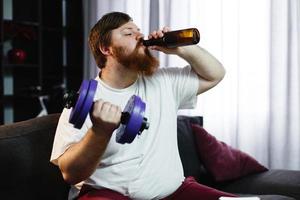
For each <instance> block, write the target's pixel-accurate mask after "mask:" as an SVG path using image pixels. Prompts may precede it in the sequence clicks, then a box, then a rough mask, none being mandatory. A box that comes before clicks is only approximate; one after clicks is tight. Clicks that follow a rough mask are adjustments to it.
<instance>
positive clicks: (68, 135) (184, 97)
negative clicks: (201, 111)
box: [51, 12, 225, 200]
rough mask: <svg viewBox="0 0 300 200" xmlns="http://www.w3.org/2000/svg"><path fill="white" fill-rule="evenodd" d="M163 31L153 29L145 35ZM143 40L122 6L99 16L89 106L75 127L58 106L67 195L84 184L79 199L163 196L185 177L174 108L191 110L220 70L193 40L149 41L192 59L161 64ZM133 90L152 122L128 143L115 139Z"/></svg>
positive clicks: (58, 149) (58, 155)
mask: <svg viewBox="0 0 300 200" xmlns="http://www.w3.org/2000/svg"><path fill="white" fill-rule="evenodd" d="M167 31H169V28H167V27H164V28H163V29H162V30H158V31H153V32H152V33H151V34H150V35H149V38H158V37H162V36H163V34H164V33H165V32H167ZM142 38H143V35H142V34H141V33H140V30H139V28H138V27H137V26H136V24H134V22H133V21H132V19H131V18H130V17H129V16H128V15H127V14H125V13H120V12H112V13H108V14H106V15H104V16H103V17H102V18H101V19H100V20H99V21H98V22H97V23H96V25H95V26H94V27H93V28H92V30H91V32H90V36H89V44H90V48H91V51H92V53H93V55H94V57H95V60H96V63H97V65H98V67H99V68H100V69H101V72H100V73H99V76H98V77H96V80H97V81H98V88H97V91H96V95H95V99H94V100H95V102H94V105H93V108H92V112H91V114H90V116H89V117H88V118H87V119H86V121H85V124H84V125H83V127H82V128H81V130H77V129H74V128H73V126H72V125H71V124H69V123H68V119H69V115H70V110H67V109H65V110H64V111H63V113H62V115H61V118H60V121H59V124H58V127H57V132H56V136H55V141H54V146H53V151H52V155H51V162H53V163H54V164H56V165H58V166H59V168H60V170H61V172H62V175H63V178H64V179H65V180H66V181H67V182H68V183H70V184H72V185H74V187H72V189H71V193H70V198H72V196H74V195H75V196H76V195H78V192H79V190H81V192H80V197H79V198H80V199H114V200H115V199H163V198H167V197H168V196H170V195H172V194H173V193H174V192H175V191H176V190H177V189H178V188H180V187H181V186H182V185H183V183H185V182H186V181H185V177H184V175H183V168H182V164H181V161H180V157H179V153H178V148H177V135H176V134H177V124H176V123H177V121H176V119H177V111H178V109H181V108H193V107H194V106H195V103H196V96H197V95H198V94H200V93H202V92H204V91H206V90H208V89H210V88H212V87H213V86H215V85H216V84H217V83H218V82H219V81H221V79H222V78H223V76H224V74H225V70H224V68H223V67H222V65H221V64H220V63H219V61H217V60H216V59H215V58H214V57H213V56H212V55H210V54H209V53H208V52H207V51H205V50H204V49H202V48H200V47H198V46H196V45H192V46H185V47H177V48H163V47H158V46H153V47H151V49H153V50H157V51H162V52H164V53H166V54H175V55H177V56H179V57H181V58H183V59H185V60H186V61H187V62H188V63H189V64H190V65H189V66H187V67H185V68H160V69H158V61H157V60H156V59H155V58H154V57H153V56H152V55H151V54H150V52H149V49H148V48H147V47H145V46H143V45H142V43H141V39H142ZM133 94H135V95H138V96H139V97H141V98H142V99H143V101H144V102H145V103H146V111H145V116H146V117H147V118H148V121H149V123H150V128H149V129H148V130H145V131H144V132H143V133H142V135H141V136H138V137H137V138H135V140H134V141H133V142H132V143H131V144H125V145H122V144H118V143H116V141H115V130H116V129H117V128H118V127H119V124H120V117H121V111H122V109H123V108H124V107H125V105H126V103H127V101H128V99H129V98H130V97H131V96H132V95H133ZM194 184H197V183H194ZM193 190H194V189H193ZM195 191H196V190H195Z"/></svg>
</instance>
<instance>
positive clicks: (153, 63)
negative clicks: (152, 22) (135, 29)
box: [113, 42, 159, 76]
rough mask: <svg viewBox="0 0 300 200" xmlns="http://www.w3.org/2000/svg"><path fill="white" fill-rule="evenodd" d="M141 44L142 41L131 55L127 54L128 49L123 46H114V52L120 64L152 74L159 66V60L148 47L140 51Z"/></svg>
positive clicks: (148, 74) (145, 73)
mask: <svg viewBox="0 0 300 200" xmlns="http://www.w3.org/2000/svg"><path fill="white" fill-rule="evenodd" d="M141 45H142V43H141V42H139V43H138V44H137V45H136V47H135V49H134V51H133V52H132V53H131V54H130V55H126V53H125V52H126V50H125V49H124V48H123V47H113V52H114V54H115V56H116V59H117V60H118V62H119V63H120V64H122V65H124V66H125V67H128V68H130V69H135V70H137V71H138V72H140V73H142V74H144V75H146V76H150V75H152V74H153V73H154V72H155V71H156V69H157V68H158V66H159V61H158V60H157V59H156V58H155V57H154V56H153V55H152V54H151V52H150V51H149V49H147V48H146V49H145V50H144V53H140V52H139V48H140V46H141Z"/></svg>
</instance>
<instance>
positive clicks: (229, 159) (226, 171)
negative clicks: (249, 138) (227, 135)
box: [191, 124, 268, 182]
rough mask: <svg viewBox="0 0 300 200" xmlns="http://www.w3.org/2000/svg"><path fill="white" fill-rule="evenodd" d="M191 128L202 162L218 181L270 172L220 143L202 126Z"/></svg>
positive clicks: (249, 158)
mask: <svg viewBox="0 0 300 200" xmlns="http://www.w3.org/2000/svg"><path fill="white" fill-rule="evenodd" d="M191 126H192V129H193V132H194V134H195V139H196V145H197V150H198V153H199V155H200V157H201V159H202V162H203V164H204V165H205V167H206V169H207V170H208V171H209V172H210V173H211V174H212V175H213V177H214V178H215V180H216V181H218V182H219V181H228V180H233V179H237V178H240V177H242V176H245V175H247V174H252V173H257V172H263V171H267V170H268V169H267V168H266V167H264V166H263V165H261V164H260V163H258V162H257V161H256V160H255V159H254V158H253V157H251V156H249V155H248V154H246V153H244V152H242V151H240V150H237V149H234V148H232V147H231V146H229V145H227V144H225V143H224V142H221V141H218V140H217V139H216V138H215V137H214V136H212V135H210V134H209V133H208V132H207V131H206V130H205V129H204V128H202V127H201V126H199V125H196V124H191Z"/></svg>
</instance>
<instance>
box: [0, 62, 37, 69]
mask: <svg viewBox="0 0 300 200" xmlns="http://www.w3.org/2000/svg"><path fill="white" fill-rule="evenodd" d="M2 66H3V68H4V69H5V70H14V69H15V68H38V67H39V66H38V65H37V64H26V63H24V64H13V63H7V64H6V63H4V64H3V65H2Z"/></svg>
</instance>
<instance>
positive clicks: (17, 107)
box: [0, 0, 84, 123]
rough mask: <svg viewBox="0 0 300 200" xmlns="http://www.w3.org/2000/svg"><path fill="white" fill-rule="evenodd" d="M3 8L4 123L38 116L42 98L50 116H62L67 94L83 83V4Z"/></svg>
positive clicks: (12, 3) (35, 0) (0, 97)
mask: <svg viewBox="0 0 300 200" xmlns="http://www.w3.org/2000/svg"><path fill="white" fill-rule="evenodd" d="M0 3H1V4H2V5H0V7H1V8H2V15H0V20H1V22H0V43H1V45H0V46H1V59H0V82H1V83H2V84H0V103H1V104H2V105H3V106H2V107H0V115H1V116H0V123H8V122H15V121H20V120H25V119H28V118H30V117H34V116H36V115H37V114H38V112H39V111H40V104H39V98H38V97H39V96H41V95H42V96H47V97H49V99H47V104H48V105H47V108H48V113H54V112H61V111H62V103H61V102H62V98H63V93H64V91H65V90H67V89H69V88H74V87H73V85H76V86H77V85H79V84H80V82H81V81H82V74H83V68H82V66H83V52H82V50H83V45H84V43H83V21H82V19H83V17H82V2H81V1H66V0H55V1H53V0H42V1H41V0H27V1H21V0H5V1H0ZM66 87H67V88H66ZM76 88H77V87H76Z"/></svg>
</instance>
